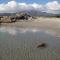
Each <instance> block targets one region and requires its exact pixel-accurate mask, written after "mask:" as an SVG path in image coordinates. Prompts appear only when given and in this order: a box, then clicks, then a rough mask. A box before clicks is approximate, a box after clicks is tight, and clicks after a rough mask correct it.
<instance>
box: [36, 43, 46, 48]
mask: <svg viewBox="0 0 60 60" xmlns="http://www.w3.org/2000/svg"><path fill="white" fill-rule="evenodd" d="M40 47H46V44H45V43H40V44H38V45H37V48H40Z"/></svg>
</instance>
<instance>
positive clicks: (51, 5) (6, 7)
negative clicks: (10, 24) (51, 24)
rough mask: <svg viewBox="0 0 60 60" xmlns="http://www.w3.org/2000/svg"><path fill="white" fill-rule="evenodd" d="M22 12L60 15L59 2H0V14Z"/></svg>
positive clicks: (35, 0)
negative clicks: (35, 11) (32, 11)
mask: <svg viewBox="0 0 60 60" xmlns="http://www.w3.org/2000/svg"><path fill="white" fill-rule="evenodd" d="M22 10H37V11H44V12H47V13H54V14H58V13H59V14H60V0H0V13H4V12H17V11H22Z"/></svg>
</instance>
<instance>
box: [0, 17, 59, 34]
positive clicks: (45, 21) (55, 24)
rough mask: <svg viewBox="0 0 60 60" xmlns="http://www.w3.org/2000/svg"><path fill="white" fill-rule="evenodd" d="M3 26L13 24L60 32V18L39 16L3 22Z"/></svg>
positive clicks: (20, 26) (14, 25)
mask: <svg viewBox="0 0 60 60" xmlns="http://www.w3.org/2000/svg"><path fill="white" fill-rule="evenodd" d="M1 26H11V27H19V28H38V29H48V30H54V31H56V32H57V33H59V34H60V18H47V17H39V18H37V19H32V20H27V21H26V20H25V21H23V20H20V21H19V22H15V23H1Z"/></svg>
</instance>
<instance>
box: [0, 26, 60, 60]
mask: <svg viewBox="0 0 60 60" xmlns="http://www.w3.org/2000/svg"><path fill="white" fill-rule="evenodd" d="M41 42H43V43H46V44H47V46H46V47H45V48H37V45H38V44H39V43H41ZM59 45H60V37H57V36H56V32H54V31H48V30H43V29H35V28H16V27H0V60H60V46H59Z"/></svg>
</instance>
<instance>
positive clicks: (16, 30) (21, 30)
mask: <svg viewBox="0 0 60 60" xmlns="http://www.w3.org/2000/svg"><path fill="white" fill-rule="evenodd" d="M0 32H7V33H9V34H11V35H16V34H18V33H26V32H32V33H36V32H43V33H45V34H49V35H52V36H55V35H56V32H54V31H49V30H43V29H36V28H16V27H0Z"/></svg>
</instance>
